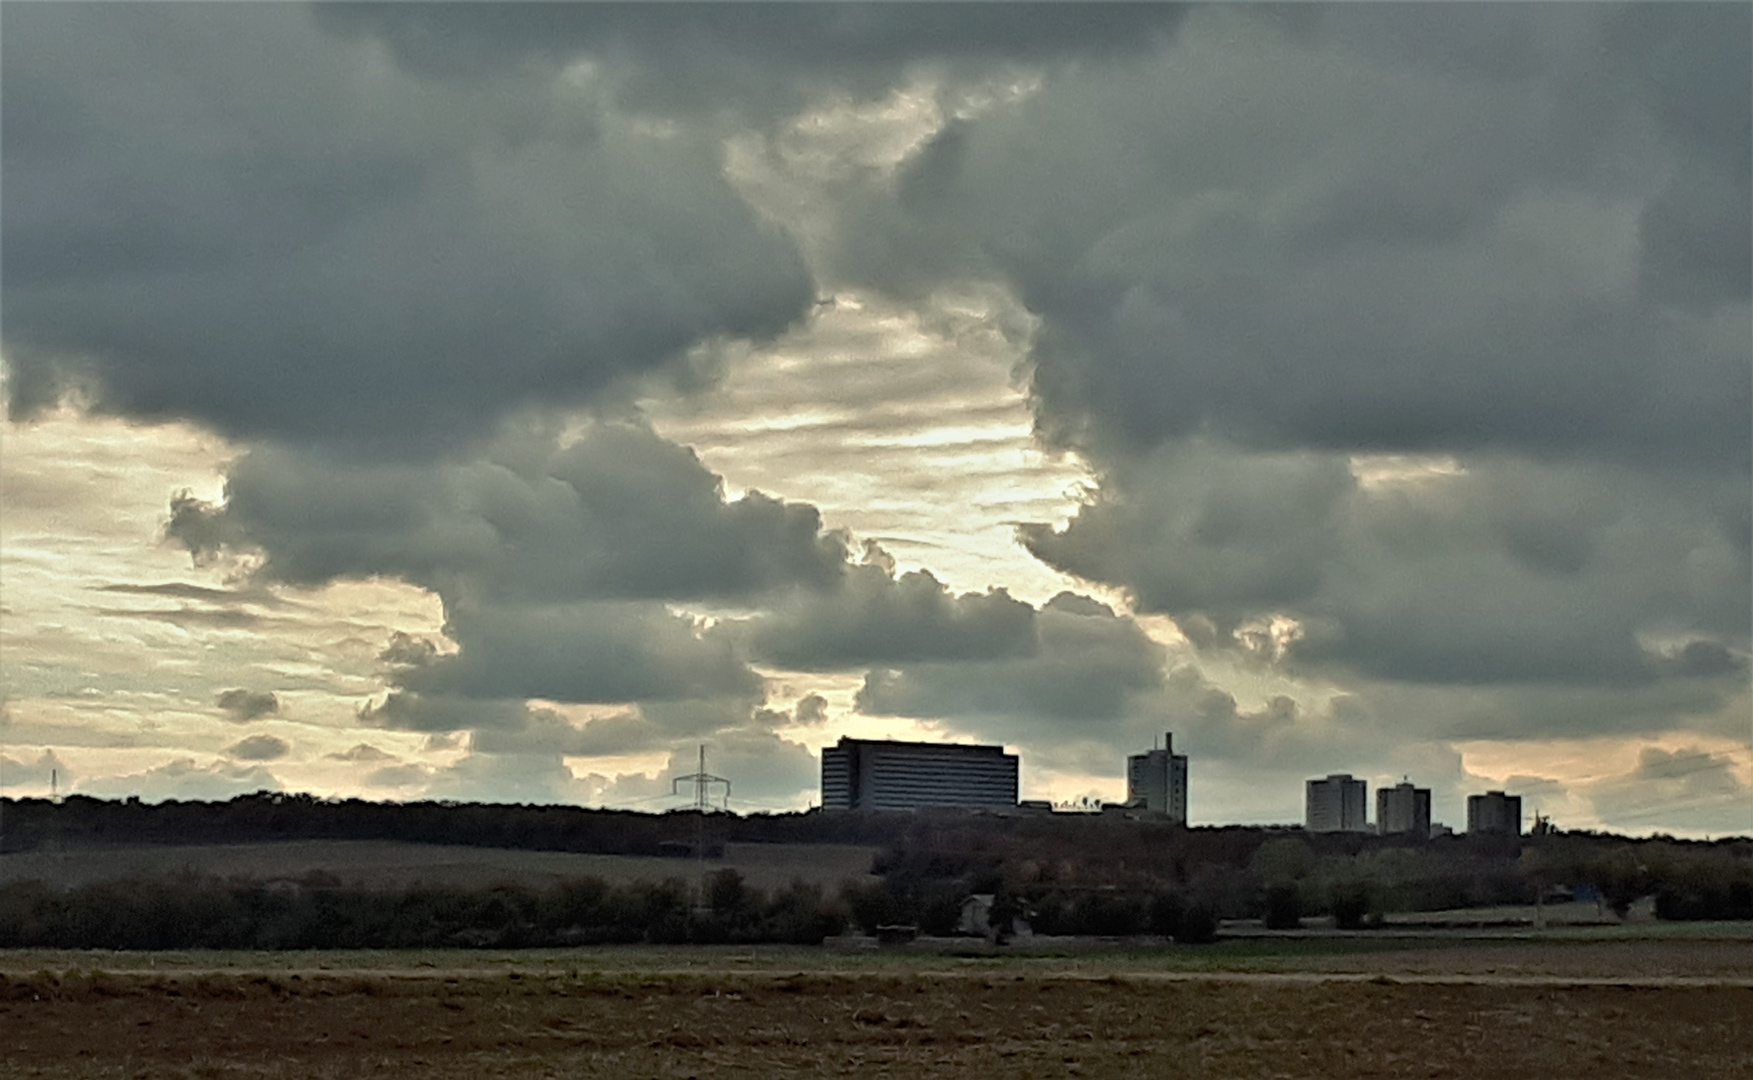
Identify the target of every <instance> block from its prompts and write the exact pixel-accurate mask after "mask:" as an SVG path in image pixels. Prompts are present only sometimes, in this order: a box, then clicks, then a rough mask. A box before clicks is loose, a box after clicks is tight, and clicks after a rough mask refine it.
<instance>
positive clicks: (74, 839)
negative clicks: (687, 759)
mask: <svg viewBox="0 0 1753 1080" xmlns="http://www.w3.org/2000/svg"><path fill="white" fill-rule="evenodd" d="M895 817H896V815H861V814H770V815H769V814H752V815H749V816H746V817H745V816H740V815H737V814H708V815H706V818H705V821H704V822H699V821H698V820H697V819H698V815H696V814H694V813H693V812H692V811H687V812H671V813H664V814H649V813H641V812H639V811H634V810H593V809H587V808H585V807H582V806H530V805H508V804H500V803H455V802H411V803H394V802H367V801H366V800H363V799H321V798H317V797H316V796H314V795H305V794H281V793H271V792H258V793H256V794H254V795H240V796H238V797H237V798H234V799H231V800H229V801H227V802H178V801H175V800H171V801H166V802H160V803H146V802H141V801H139V800H138V799H126V800H108V799H93V798H90V797H87V796H83V795H72V796H69V797H67V798H66V799H65V800H63V801H62V802H61V803H60V804H59V805H57V804H54V803H51V802H50V801H49V800H47V799H9V798H8V799H0V853H4V852H8V851H30V850H35V849H40V848H41V847H43V846H44V845H45V844H49V843H57V844H61V845H63V846H67V847H89V846H94V845H101V844H240V843H255V842H261V841H271V840H400V841H406V842H410V843H422V844H465V845H468V846H471V847H490V848H516V849H521V850H530V851H572V852H584V853H591V854H602V855H662V854H667V853H671V852H673V850H674V847H675V845H677V844H683V845H690V844H692V843H693V842H694V839H695V835H696V830H697V829H703V832H704V835H705V838H706V840H707V842H708V843H709V844H711V843H717V844H723V843H725V842H733V843H734V842H754V843H839V844H880V843H883V842H884V839H883V838H884V837H885V836H886V835H891V834H892V832H893V825H892V821H893V819H894V818H895Z"/></svg>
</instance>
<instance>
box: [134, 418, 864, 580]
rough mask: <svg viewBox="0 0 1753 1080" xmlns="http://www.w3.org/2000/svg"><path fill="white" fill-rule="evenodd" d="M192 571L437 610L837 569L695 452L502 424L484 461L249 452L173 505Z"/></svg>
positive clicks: (777, 513) (797, 510) (823, 551)
mask: <svg viewBox="0 0 1753 1080" xmlns="http://www.w3.org/2000/svg"><path fill="white" fill-rule="evenodd" d="M166 531H167V534H168V535H169V536H170V537H171V538H172V539H173V540H175V541H177V542H179V543H181V544H183V545H184V546H186V547H187V548H188V549H189V550H190V552H191V553H192V554H193V555H194V556H195V557H196V559H197V561H199V560H201V559H203V558H208V559H210V558H214V557H217V556H218V554H219V553H220V552H221V551H224V550H227V549H230V548H239V547H243V548H257V549H259V550H260V551H262V552H263V553H264V554H265V561H264V562H263V564H262V565H261V567H260V568H259V569H258V570H257V571H256V575H255V577H256V580H258V581H264V582H284V583H287V584H294V585H305V586H310V585H321V584H326V583H327V582H329V581H332V580H335V579H337V578H345V577H369V576H374V575H375V576H385V577H396V578H400V579H402V580H404V581H409V582H412V583H414V584H417V585H421V586H424V587H426V588H429V589H432V590H434V591H436V592H438V593H439V594H440V595H441V596H444V597H446V598H447V599H455V598H457V597H459V596H461V595H462V594H463V593H465V592H466V593H470V594H473V595H480V596H484V597H491V598H492V599H493V600H494V601H495V602H504V603H512V602H524V601H540V602H544V603H550V602H554V601H559V600H565V599H597V598H652V599H708V598H732V597H738V596H746V595H749V594H751V593H756V592H759V591H762V590H766V589H773V588H779V587H784V586H789V585H793V584H802V585H806V586H812V587H821V586H826V585H830V584H832V583H834V582H835V580H836V579H837V578H838V576H839V574H840V572H841V568H842V565H843V562H844V559H845V557H846V552H845V545H844V542H843V541H842V540H841V539H840V538H838V537H836V536H834V535H831V534H828V533H826V532H824V531H823V529H822V523H821V518H820V516H819V514H817V512H816V510H815V509H814V508H813V507H810V506H807V505H803V504H798V503H787V502H781V501H779V500H775V499H771V498H769V497H767V496H765V495H762V494H761V493H759V492H750V493H749V494H747V495H744V496H743V497H741V498H739V499H732V500H727V499H726V498H725V496H724V491H723V485H722V482H721V481H720V479H719V478H718V477H717V476H715V475H713V474H712V473H711V472H709V471H707V470H706V469H705V468H704V467H703V466H702V465H701V464H700V461H699V459H698V458H697V457H696V456H695V455H694V453H693V452H692V451H690V450H688V449H686V448H684V447H679V446H676V445H674V444H673V443H668V442H665V441H664V440H662V439H661V438H659V437H658V436H657V435H655V434H654V433H653V432H652V431H651V430H650V429H649V428H647V427H645V426H643V425H640V424H636V423H631V422H609V421H598V422H593V423H590V424H589V425H587V426H586V428H585V429H584V430H583V431H582V432H581V433H579V434H578V436H577V437H576V438H575V439H570V440H566V439H563V438H562V435H561V433H560V432H558V431H556V430H554V429H552V428H551V427H549V426H546V425H529V426H524V425H514V426H512V427H511V428H509V429H507V431H506V432H505V433H504V434H503V435H502V437H501V438H500V439H499V441H498V442H496V443H495V444H494V446H493V448H492V453H491V454H490V455H489V456H488V457H487V458H485V459H478V460H472V461H467V462H461V463H458V462H446V461H440V462H434V463H428V464H414V463H383V462H370V461H359V460H357V459H350V458H342V457H336V456H334V455H331V454H327V453H322V452H317V451H292V450H288V449H284V448H274V447H258V448H257V449H255V450H252V451H251V452H250V453H248V454H246V455H245V456H244V457H243V458H242V459H241V460H239V461H238V462H237V463H236V464H235V465H234V466H233V467H232V469H231V471H230V473H229V475H228V477H227V482H226V497H225V502H224V504H223V505H221V506H213V505H209V504H203V503H199V502H198V501H194V500H187V499H179V500H178V501H177V502H176V503H175V504H174V505H173V507H172V517H171V520H170V523H169V525H168V526H167V527H166Z"/></svg>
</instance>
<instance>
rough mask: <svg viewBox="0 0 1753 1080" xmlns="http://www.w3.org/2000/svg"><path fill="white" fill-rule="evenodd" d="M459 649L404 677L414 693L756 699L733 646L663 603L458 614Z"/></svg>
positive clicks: (602, 699) (451, 630)
mask: <svg viewBox="0 0 1753 1080" xmlns="http://www.w3.org/2000/svg"><path fill="white" fill-rule="evenodd" d="M446 633H447V634H449V636H450V637H451V638H452V639H453V640H454V641H456V642H457V644H458V645H459V646H460V648H459V650H458V651H457V652H456V653H455V654H453V655H450V656H446V657H441V658H439V659H436V660H434V661H432V662H431V663H430V664H427V665H425V666H423V667H419V668H414V669H411V670H409V671H407V672H406V673H404V674H403V675H402V677H401V679H400V682H401V685H403V686H405V687H407V688H408V689H411V690H415V691H419V692H427V693H437V694H460V695H463V696H467V697H476V698H494V697H537V698H546V699H549V700H552V701H569V702H595V703H613V702H622V701H645V700H677V699H689V698H709V697H717V696H720V695H725V694H742V695H758V694H759V692H760V680H759V679H758V677H757V676H755V675H754V674H753V673H752V672H751V671H750V670H749V668H748V667H747V665H746V664H745V663H744V662H743V661H742V660H741V659H740V658H738V657H737V656H736V654H735V652H734V651H733V650H732V648H731V645H730V643H729V642H728V641H726V640H724V639H723V638H720V637H715V636H711V635H704V634H701V633H700V632H698V630H697V628H696V627H695V626H694V625H693V624H692V623H691V622H690V621H688V620H686V619H682V618H679V617H677V616H675V615H672V614H670V613H669V612H668V611H667V610H665V609H664V608H663V607H662V606H661V605H654V604H626V603H597V604H567V605H554V606H538V605H520V606H504V607H493V608H484V609H481V610H479V611H466V610H455V611H452V612H451V613H450V617H449V621H448V622H447V624H446Z"/></svg>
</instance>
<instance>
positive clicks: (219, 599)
mask: <svg viewBox="0 0 1753 1080" xmlns="http://www.w3.org/2000/svg"><path fill="white" fill-rule="evenodd" d="M179 504H181V505H183V506H191V505H195V506H198V505H200V500H198V499H192V498H191V497H186V496H180V495H179V496H178V497H177V498H176V499H175V500H173V502H172V509H171V517H172V520H173V521H174V520H175V518H176V516H177V508H178V505H179ZM185 512H186V511H185ZM185 543H186V546H189V547H217V546H220V545H219V544H218V543H216V542H215V541H214V540H213V539H210V538H198V537H194V536H190V537H188V538H187V540H186V541H185ZM102 591H103V592H113V593H126V594H128V595H130V596H165V597H170V598H171V599H175V600H195V601H199V602H200V603H204V604H212V605H214V606H215V607H238V606H243V605H248V606H250V607H266V608H282V607H287V606H289V601H287V600H286V599H284V598H282V597H279V596H275V595H274V594H273V593H272V592H270V591H268V590H267V589H213V588H209V587H207V586H205V585H194V584H190V583H189V582H186V581H166V582H161V583H158V584H153V585H135V584H118V585H105V586H103V589H102Z"/></svg>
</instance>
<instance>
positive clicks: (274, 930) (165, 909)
mask: <svg viewBox="0 0 1753 1080" xmlns="http://www.w3.org/2000/svg"><path fill="white" fill-rule="evenodd" d="M696 891H697V890H696V888H695V886H693V885H691V884H689V883H687V882H684V881H682V880H680V879H671V880H667V881H662V882H657V883H635V884H632V885H627V886H623V887H619V888H617V887H615V886H611V885H609V884H607V883H605V882H603V881H601V880H599V879H596V878H581V879H576V880H573V881H568V882H564V883H562V884H559V885H556V886H553V887H551V888H546V889H531V888H526V887H523V886H518V885H500V886H496V887H494V888H491V889H477V890H464V889H450V888H442V887H415V888H409V889H402V890H389V891H366V890H360V889H337V888H324V887H315V888H264V887H262V886H260V885H254V884H238V883H235V882H225V881H219V880H213V879H202V878H198V877H192V876H183V877H171V878H155V879H148V880H141V881H118V882H105V883H102V884H96V885H86V886H82V887H79V888H75V889H70V890H67V891H65V892H62V891H57V890H54V889H50V888H47V887H45V886H44V885H42V884H41V883H37V882H32V883H28V884H13V885H8V886H5V887H0V947H5V948H22V947H38V948H79V949H356V948H373V949H406V948H458V947H462V948H471V947H492V948H524V947H535V946H564V945H596V944H608V943H635V942H647V943H660V944H662V943H672V944H673V943H682V942H703V943H723V942H731V943H757V942H788V943H794V944H820V943H821V940H822V938H823V937H825V936H827V935H829V934H835V933H839V932H840V930H841V928H842V927H843V926H844V925H845V921H846V914H845V906H844V904H843V903H841V902H840V901H839V900H838V899H837V898H833V897H824V895H823V893H822V890H821V889H820V888H818V887H816V886H813V885H808V884H805V883H802V882H795V883H793V884H792V885H791V886H789V887H788V888H785V889H780V890H776V891H775V892H773V893H772V894H767V893H763V892H762V891H761V890H758V889H753V888H749V887H747V886H745V885H744V884H743V882H742V878H741V876H740V875H738V874H737V873H736V871H734V870H721V871H719V872H718V873H717V874H716V875H714V876H713V877H712V878H711V879H710V888H709V889H708V890H707V903H706V904H705V905H703V906H702V905H699V904H697V903H696V899H697V898H696V895H695V894H696Z"/></svg>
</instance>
